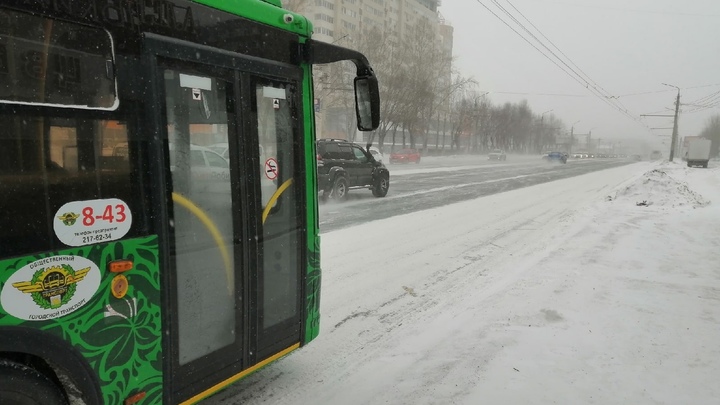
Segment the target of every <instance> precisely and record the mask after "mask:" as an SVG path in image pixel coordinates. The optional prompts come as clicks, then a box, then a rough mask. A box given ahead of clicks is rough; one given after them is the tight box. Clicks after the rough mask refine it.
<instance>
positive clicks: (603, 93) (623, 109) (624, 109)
mask: <svg viewBox="0 0 720 405" xmlns="http://www.w3.org/2000/svg"><path fill="white" fill-rule="evenodd" d="M492 2H493V3H494V4H495V5H496V6H497V7H498V8H500V9H501V10H502V11H503V12H504V13H505V14H506V15H507V16H508V17H510V18H511V19H512V20H513V21H515V23H516V24H518V26H520V27H521V28H522V29H523V30H525V31H526V32H527V33H528V34H529V35H530V36H531V37H532V38H533V39H535V41H537V42H538V43H539V44H540V45H542V46H543V47H544V48H545V49H547V50H548V51H549V52H550V54H551V55H552V56H554V57H555V58H556V59H557V60H559V61H560V62H561V63H562V64H563V65H565V66H567V68H568V69H570V70H571V71H572V72H573V73H574V74H575V75H576V76H577V77H578V78H579V79H580V80H582V81H584V82H585V88H587V89H588V90H590V91H591V92H593V90H594V91H595V92H597V93H599V94H597V95H596V96H599V97H604V98H605V99H604V100H603V101H604V102H606V104H608V105H611V106H612V107H614V108H615V109H617V110H619V111H620V112H621V113H623V114H625V115H627V116H628V117H629V118H631V119H632V120H634V121H637V119H636V118H635V117H633V116H631V115H630V114H628V112H627V107H625V106H624V105H623V104H622V103H621V102H619V101H615V102H614V101H612V100H613V99H614V98H615V97H612V95H611V94H610V93H609V92H608V91H607V90H605V89H604V88H602V86H600V85H599V84H597V83H596V82H595V81H593V80H592V78H590V76H589V75H587V74H586V73H585V72H583V71H582V69H579V68H578V69H579V70H580V71H581V72H582V73H583V74H580V73H578V72H577V71H576V70H575V69H573V68H572V67H571V66H569V65H568V64H567V63H566V62H565V61H564V60H563V59H562V58H560V57H559V56H557V54H555V52H553V51H552V50H551V49H550V48H549V47H548V46H547V45H545V44H544V43H543V42H542V41H541V40H540V39H539V38H537V37H536V36H535V35H534V34H533V33H532V32H530V30H529V29H528V28H527V27H525V25H524V24H523V23H522V22H520V21H518V19H517V18H515V16H513V15H512V13H510V12H509V11H508V10H507V9H505V7H503V6H502V5H501V4H500V3H499V2H498V0H492ZM506 2H507V3H508V4H510V6H512V7H513V8H514V9H515V10H516V11H517V12H518V13H520V15H522V16H523V18H525V20H527V21H528V23H530V25H532V26H533V28H535V30H536V31H538V33H540V35H542V36H543V37H544V38H545V39H547V40H548V41H549V42H550V43H551V44H552V45H553V46H554V47H555V48H556V49H558V51H559V52H560V53H561V54H562V55H563V56H565V58H566V59H567V60H568V61H569V62H570V63H571V64H573V65H574V66H575V67H577V64H575V63H574V62H572V60H571V59H570V58H569V57H568V56H567V55H565V54H564V53H563V52H562V51H561V50H560V49H559V48H558V47H557V45H555V44H554V43H553V42H552V41H551V40H550V39H549V38H547V36H546V35H545V34H543V33H542V31H540V29H539V28H537V26H535V25H534V24H533V23H532V21H530V20H529V19H528V18H527V17H526V16H525V15H524V14H522V12H520V11H519V10H518V9H517V7H515V6H514V5H513V4H512V3H511V2H510V0H506ZM591 83H592V85H591ZM591 87H592V89H591ZM598 87H600V89H598ZM608 100H609V102H608ZM616 103H617V104H616Z"/></svg>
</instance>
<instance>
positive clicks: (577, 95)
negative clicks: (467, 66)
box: [488, 91, 587, 97]
mask: <svg viewBox="0 0 720 405" xmlns="http://www.w3.org/2000/svg"><path fill="white" fill-rule="evenodd" d="M488 92H489V93H490V94H516V95H522V96H550V97H587V95H585V94H562V93H524V92H517V91H488Z"/></svg>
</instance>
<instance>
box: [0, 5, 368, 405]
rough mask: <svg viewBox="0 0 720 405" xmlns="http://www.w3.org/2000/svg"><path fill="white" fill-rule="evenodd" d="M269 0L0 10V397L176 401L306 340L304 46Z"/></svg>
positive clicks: (312, 303)
mask: <svg viewBox="0 0 720 405" xmlns="http://www.w3.org/2000/svg"><path fill="white" fill-rule="evenodd" d="M311 34H312V25H311V24H310V22H309V21H308V20H307V19H305V18H304V17H302V16H300V15H297V14H295V13H292V12H289V11H287V10H284V9H282V6H281V4H280V0H196V1H188V0H33V1H28V0H5V1H3V2H2V4H0V195H1V196H2V198H1V199H0V212H1V214H0V230H1V232H0V403H2V404H23V405H24V404H43V405H48V404H87V405H92V404H108V405H118V404H124V405H132V404H191V403H197V402H199V401H201V400H202V399H204V398H206V397H207V396H209V395H212V394H213V393H215V392H217V391H218V390H221V389H222V388H224V387H226V386H227V385H229V384H231V383H233V382H234V381H237V380H239V379H240V378H242V377H244V376H246V375H248V374H249V373H252V372H253V371H255V370H257V369H258V368H260V367H263V366H265V365H267V364H269V363H271V362H273V361H274V360H276V359H278V358H280V357H282V356H284V355H286V354H288V353H290V352H292V351H293V350H295V349H297V348H299V347H300V346H303V345H304V344H307V343H308V342H310V341H311V340H313V339H314V338H315V337H316V336H317V335H318V331H319V319H320V315H319V299H320V263H319V245H320V242H319V236H318V217H317V216H318V207H317V204H318V203H317V198H318V195H317V190H316V183H317V174H316V162H315V142H314V141H315V135H314V109H313V106H314V103H313V100H314V98H313V79H312V66H313V64H323V63H333V62H339V61H343V60H348V61H352V62H353V63H354V64H355V66H356V67H357V76H356V78H355V97H356V112H357V121H358V129H360V130H364V131H368V130H373V129H375V128H376V127H377V126H378V123H379V93H378V82H377V79H376V77H375V75H374V73H373V70H372V68H371V66H370V64H369V63H368V61H367V58H365V56H363V55H362V54H361V53H359V52H356V51H354V50H351V49H347V48H343V47H339V46H335V45H332V44H327V43H322V42H317V41H313V40H312V39H311Z"/></svg>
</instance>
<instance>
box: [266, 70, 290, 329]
mask: <svg viewBox="0 0 720 405" xmlns="http://www.w3.org/2000/svg"><path fill="white" fill-rule="evenodd" d="M288 87H289V86H288V85H286V84H277V83H273V84H271V83H259V84H257V86H256V92H255V94H256V104H257V114H258V116H257V122H258V123H257V125H258V137H259V142H260V146H261V150H262V151H264V153H265V157H264V159H265V160H264V162H263V167H262V168H261V173H260V178H261V181H260V184H261V193H262V203H263V204H262V205H263V208H264V211H265V212H264V213H263V217H264V221H263V222H264V223H263V234H264V238H263V243H262V249H263V261H264V263H263V268H262V272H261V276H260V279H261V283H262V286H261V287H260V288H261V295H262V303H263V307H262V314H261V318H262V326H263V328H270V327H272V326H274V325H276V324H279V323H281V322H283V321H286V320H288V319H292V318H293V317H294V316H296V315H297V313H298V311H299V308H298V290H297V280H298V277H299V275H298V273H299V272H298V255H297V247H298V233H297V229H298V224H299V219H298V212H297V204H298V201H297V188H296V187H293V186H292V181H293V180H294V178H293V176H294V175H295V171H296V167H295V154H296V152H297V150H296V148H297V146H296V143H295V142H294V137H293V124H294V122H293V118H292V113H291V112H292V106H291V99H290V98H291V95H292V92H291V91H289V89H288ZM276 192H277V194H276ZM272 196H275V197H276V199H275V200H274V201H269V199H270V198H271V197H272ZM268 204H269V205H270V206H271V207H273V208H272V209H268V208H267V207H266V205H268Z"/></svg>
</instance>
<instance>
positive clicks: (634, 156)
mask: <svg viewBox="0 0 720 405" xmlns="http://www.w3.org/2000/svg"><path fill="white" fill-rule="evenodd" d="M632 159H633V160H635V161H638V162H639V161H641V160H642V156H640V155H632Z"/></svg>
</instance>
